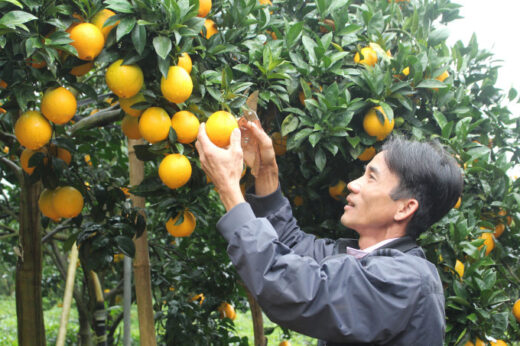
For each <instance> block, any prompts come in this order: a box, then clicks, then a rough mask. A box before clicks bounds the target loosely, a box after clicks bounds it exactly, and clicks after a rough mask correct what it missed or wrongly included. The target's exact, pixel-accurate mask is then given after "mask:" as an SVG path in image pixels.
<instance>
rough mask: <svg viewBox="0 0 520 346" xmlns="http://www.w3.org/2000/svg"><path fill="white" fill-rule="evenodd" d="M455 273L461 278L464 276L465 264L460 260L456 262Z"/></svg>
mask: <svg viewBox="0 0 520 346" xmlns="http://www.w3.org/2000/svg"><path fill="white" fill-rule="evenodd" d="M455 271H456V272H457V274H459V276H460V278H461V279H462V277H463V276H464V263H462V262H461V261H459V260H456V261H455Z"/></svg>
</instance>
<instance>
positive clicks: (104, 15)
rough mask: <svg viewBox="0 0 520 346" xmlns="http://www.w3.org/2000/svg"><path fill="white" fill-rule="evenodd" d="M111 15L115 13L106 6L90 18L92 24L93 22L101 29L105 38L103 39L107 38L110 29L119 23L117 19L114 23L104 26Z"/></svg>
mask: <svg viewBox="0 0 520 346" xmlns="http://www.w3.org/2000/svg"><path fill="white" fill-rule="evenodd" d="M112 16H115V13H114V12H113V11H111V10H109V9H107V8H105V9H103V10H101V11H99V12H98V13H97V14H96V15H95V16H94V18H92V24H94V25H95V26H97V27H98V29H99V30H101V33H102V34H103V37H104V38H105V40H106V39H107V37H108V34H110V31H111V30H112V29H113V28H114V27H115V26H116V25H117V24H119V21H117V22H116V23H115V24H112V25H109V26H104V24H105V21H106V20H107V19H108V18H110V17H112Z"/></svg>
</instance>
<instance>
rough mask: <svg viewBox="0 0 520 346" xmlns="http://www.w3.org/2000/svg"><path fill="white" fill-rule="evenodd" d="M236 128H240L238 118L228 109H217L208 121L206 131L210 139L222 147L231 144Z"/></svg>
mask: <svg viewBox="0 0 520 346" xmlns="http://www.w3.org/2000/svg"><path fill="white" fill-rule="evenodd" d="M236 128H238V122H237V120H236V119H235V117H234V116H233V115H232V114H231V113H229V112H226V111H217V112H215V113H213V114H211V115H210V116H209V118H208V120H207V121H206V133H207V134H208V137H209V139H210V140H211V141H212V142H213V143H214V144H215V145H217V146H219V147H221V148H224V147H227V146H228V145H229V143H230V138H231V132H233V130H234V129H236Z"/></svg>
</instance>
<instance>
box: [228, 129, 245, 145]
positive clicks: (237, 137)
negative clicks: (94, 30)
mask: <svg viewBox="0 0 520 346" xmlns="http://www.w3.org/2000/svg"><path fill="white" fill-rule="evenodd" d="M241 137H242V133H241V132H240V129H239V128H236V129H234V130H233V132H231V138H230V140H229V142H230V148H233V149H237V148H242V146H241V144H240V141H241Z"/></svg>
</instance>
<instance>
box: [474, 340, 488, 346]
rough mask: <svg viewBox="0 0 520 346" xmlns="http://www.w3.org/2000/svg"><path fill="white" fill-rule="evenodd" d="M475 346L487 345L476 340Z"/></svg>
mask: <svg viewBox="0 0 520 346" xmlns="http://www.w3.org/2000/svg"><path fill="white" fill-rule="evenodd" d="M475 346H486V343H485V342H484V341H482V340H480V339H479V338H477V339H476V340H475Z"/></svg>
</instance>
